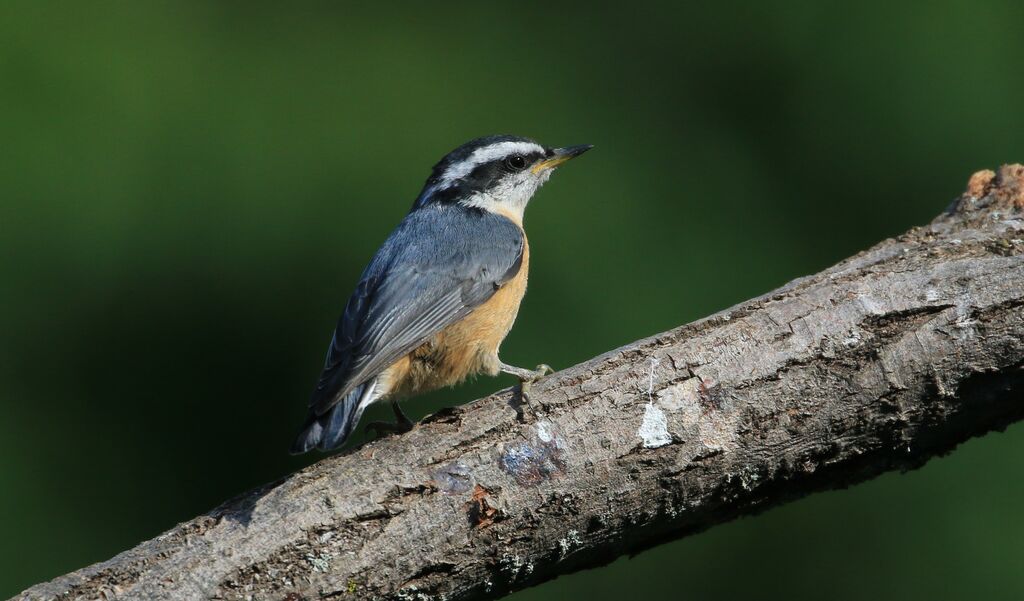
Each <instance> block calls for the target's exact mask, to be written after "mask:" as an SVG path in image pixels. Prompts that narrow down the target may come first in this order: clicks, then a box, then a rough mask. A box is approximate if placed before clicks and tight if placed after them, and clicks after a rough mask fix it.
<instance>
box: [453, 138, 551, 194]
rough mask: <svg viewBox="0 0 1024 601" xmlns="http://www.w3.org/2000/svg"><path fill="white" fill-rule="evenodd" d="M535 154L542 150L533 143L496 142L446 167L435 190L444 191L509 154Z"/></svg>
mask: <svg viewBox="0 0 1024 601" xmlns="http://www.w3.org/2000/svg"><path fill="white" fill-rule="evenodd" d="M537 152H540V153H543V152H544V149H543V148H541V147H540V146H539V145H538V144H534V143H533V142H498V143H496V144H491V145H489V146H484V147H483V148H477V149H476V150H474V151H473V153H472V154H470V155H469V156H468V157H466V159H465V160H463V161H460V162H458V163H455V164H454V165H452V166H451V167H448V169H447V170H446V171H445V172H444V175H442V176H441V179H440V180H438V182H437V186H436V188H437V189H438V190H444V189H445V188H448V187H450V186H451V185H452V184H453V183H455V182H456V181H458V180H460V179H462V178H464V177H466V176H467V175H469V174H470V173H472V172H473V170H474V169H476V168H477V167H478V166H479V165H483V164H484V163H488V162H490V161H493V160H495V159H500V158H504V157H506V156H508V155H510V154H516V153H518V154H531V153H537Z"/></svg>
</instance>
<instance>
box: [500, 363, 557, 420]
mask: <svg viewBox="0 0 1024 601" xmlns="http://www.w3.org/2000/svg"><path fill="white" fill-rule="evenodd" d="M501 371H502V372H504V373H506V374H509V375H513V376H515V377H517V378H519V386H518V391H517V392H518V394H517V395H516V396H518V397H519V399H518V400H519V405H520V408H519V409H517V410H516V412H517V413H519V416H520V418H521V417H522V409H521V408H522V407H525V406H527V405H529V404H530V387H531V386H532V385H533V383H534V382H536V381H537V380H540V379H541V378H543V377H544V376H546V375H548V374H551V373H554V372H555V370H553V369H551V366H550V365H547V364H545V363H541V364H540V365H538V366H537V369H532V370H531V369H524V368H522V367H516V366H514V365H506V364H504V363H502V364H501Z"/></svg>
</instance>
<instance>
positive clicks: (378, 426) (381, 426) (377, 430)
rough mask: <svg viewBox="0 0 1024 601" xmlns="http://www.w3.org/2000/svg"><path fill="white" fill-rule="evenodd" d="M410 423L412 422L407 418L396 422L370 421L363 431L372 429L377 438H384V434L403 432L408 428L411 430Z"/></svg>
mask: <svg viewBox="0 0 1024 601" xmlns="http://www.w3.org/2000/svg"><path fill="white" fill-rule="evenodd" d="M412 425H413V424H412V422H411V421H408V420H405V421H401V420H399V421H398V422H397V423H391V422H370V423H368V424H366V427H365V428H364V429H363V431H364V432H370V431H373V433H374V434H375V435H376V437H377V438H384V437H385V436H391V435H392V434H405V433H406V432H408V431H409V430H412Z"/></svg>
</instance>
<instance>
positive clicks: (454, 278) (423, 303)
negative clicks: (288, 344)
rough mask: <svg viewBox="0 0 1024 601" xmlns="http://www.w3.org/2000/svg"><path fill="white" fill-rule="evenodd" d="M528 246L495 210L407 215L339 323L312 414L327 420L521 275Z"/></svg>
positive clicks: (442, 210)
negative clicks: (404, 358)
mask: <svg viewBox="0 0 1024 601" xmlns="http://www.w3.org/2000/svg"><path fill="white" fill-rule="evenodd" d="M523 243H524V238H523V233H522V230H521V229H520V228H519V226H517V225H516V224H514V223H513V222H512V221H510V220H508V219H506V218H504V217H501V216H499V215H494V214H492V213H487V212H484V211H468V210H466V209H464V208H461V207H435V206H428V207H423V208H421V209H417V210H414V211H412V212H411V213H409V215H407V216H406V218H405V219H404V220H403V221H402V223H401V224H400V225H399V226H398V228H396V230H395V231H394V232H393V233H392V234H391V236H390V237H389V238H388V240H387V242H385V244H384V245H383V246H382V247H381V249H380V250H379V251H378V252H377V255H376V256H375V257H374V259H373V261H371V263H370V265H369V266H368V267H367V268H366V271H365V272H364V273H363V277H362V278H361V279H360V282H359V285H358V286H356V291H355V292H354V293H353V295H352V297H351V298H350V299H349V302H348V304H347V305H346V307H345V311H344V313H343V314H342V317H341V319H340V320H339V321H338V327H337V328H336V330H335V332H334V337H333V338H332V340H331V344H330V346H329V347H328V352H327V357H326V358H325V361H324V370H323V373H322V374H321V376H320V380H319V382H318V384H317V387H316V390H315V391H314V392H313V396H312V398H311V399H310V408H311V412H312V413H314V414H316V415H323V414H324V413H326V412H327V411H329V410H330V409H331V408H332V407H334V406H335V405H336V404H337V403H338V402H340V401H341V400H342V399H345V398H346V397H347V396H348V395H349V393H350V392H351V391H352V390H353V389H354V388H355V387H357V386H359V385H361V384H363V383H364V382H366V381H368V380H369V379H371V378H373V377H376V376H377V375H379V374H380V373H381V372H382V371H383V370H385V369H387V367H389V366H390V365H391V364H392V363H394V362H395V361H397V360H398V359H400V358H401V357H402V356H404V355H406V354H408V353H409V352H411V351H412V350H413V349H415V348H416V347H418V346H420V345H421V344H423V343H424V342H426V341H427V340H429V339H430V338H431V337H432V336H434V335H435V334H437V333H438V332H440V331H441V330H443V329H444V328H446V327H447V326H449V325H451V324H452V323H455V322H456V321H458V320H459V319H462V318H463V317H465V316H466V315H467V314H468V313H469V312H470V311H472V310H473V309H474V308H475V307H477V306H479V305H480V304H482V303H484V302H485V301H487V299H489V298H490V297H491V296H493V295H494V293H495V292H496V291H497V290H498V289H499V288H500V287H501V285H502V284H504V283H505V282H507V281H508V280H509V279H511V278H512V277H514V276H515V274H516V273H518V271H519V269H520V267H521V262H522V252H523Z"/></svg>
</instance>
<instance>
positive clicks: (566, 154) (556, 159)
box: [533, 144, 594, 173]
mask: <svg viewBox="0 0 1024 601" xmlns="http://www.w3.org/2000/svg"><path fill="white" fill-rule="evenodd" d="M593 147H594V145H593V144H579V145H577V146H566V147H565V148H554V149H552V150H551V156H550V157H548V158H546V159H544V160H543V161H541V162H540V163H537V165H536V166H534V168H533V172H534V173H539V172H541V171H543V170H545V169H554V168H555V167H558V166H559V165H561V164H562V163H564V162H566V161H568V160H569V159H574V158H576V157H578V156H580V155H581V154H583V153H584V152H586V151H588V150H590V149H591V148H593Z"/></svg>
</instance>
